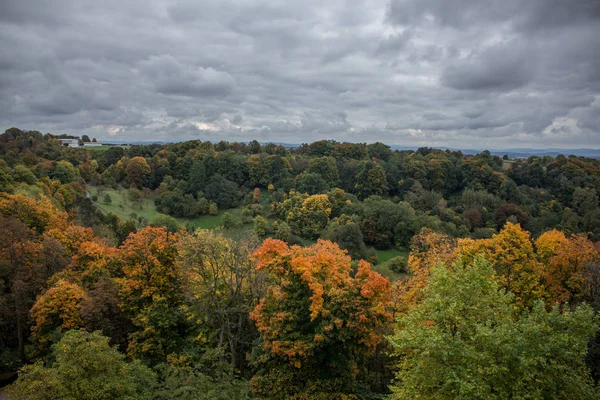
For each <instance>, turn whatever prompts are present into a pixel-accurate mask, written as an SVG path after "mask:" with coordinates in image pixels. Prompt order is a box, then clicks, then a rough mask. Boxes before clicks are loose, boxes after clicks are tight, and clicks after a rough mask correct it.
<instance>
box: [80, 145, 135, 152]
mask: <svg viewBox="0 0 600 400" xmlns="http://www.w3.org/2000/svg"><path fill="white" fill-rule="evenodd" d="M111 147H120V148H122V149H123V150H127V149H129V148H130V147H131V146H108V145H102V146H97V147H93V146H90V147H84V149H85V150H89V151H96V152H101V151H106V150H108V149H110V148H111Z"/></svg>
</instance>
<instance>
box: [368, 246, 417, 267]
mask: <svg viewBox="0 0 600 400" xmlns="http://www.w3.org/2000/svg"><path fill="white" fill-rule="evenodd" d="M375 251H376V253H377V260H378V261H377V263H378V264H383V263H385V262H387V261H390V260H391V259H392V258H394V257H399V256H400V257H404V258H406V259H408V253H409V250H408V249H406V248H404V247H402V248H400V249H388V250H375Z"/></svg>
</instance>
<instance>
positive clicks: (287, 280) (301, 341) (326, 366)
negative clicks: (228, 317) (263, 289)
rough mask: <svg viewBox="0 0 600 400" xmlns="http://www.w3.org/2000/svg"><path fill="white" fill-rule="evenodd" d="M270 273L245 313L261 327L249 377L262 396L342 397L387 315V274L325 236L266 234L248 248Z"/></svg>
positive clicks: (350, 390) (353, 388)
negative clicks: (296, 240)
mask: <svg viewBox="0 0 600 400" xmlns="http://www.w3.org/2000/svg"><path fill="white" fill-rule="evenodd" d="M254 256H255V257H256V259H257V261H258V266H257V268H258V270H260V271H265V272H267V273H269V274H270V275H271V276H272V279H273V284H272V285H271V286H269V288H268V292H267V294H266V296H265V297H263V298H262V299H261V301H260V304H259V305H258V306H257V307H256V308H255V309H254V311H253V312H252V313H251V318H252V319H253V320H254V321H255V322H256V326H257V327H258V330H259V332H260V333H261V342H260V343H261V346H260V352H259V355H258V358H257V359H256V362H257V364H258V367H259V370H258V373H257V374H256V375H255V376H254V378H253V380H252V385H253V389H254V393H255V395H256V396H257V397H258V398H264V399H308V398H319V399H344V398H351V397H352V395H353V394H356V393H357V391H358V382H359V381H360V380H361V376H362V375H361V373H362V372H364V371H363V370H362V369H361V366H362V365H363V361H364V358H365V356H366V355H367V354H369V352H371V351H373V349H374V348H375V347H376V346H377V344H378V343H380V342H381V340H382V337H381V334H382V329H383V327H384V326H385V325H386V324H387V323H388V322H389V318H390V316H389V314H388V313H387V312H386V310H385V308H384V305H385V303H386V301H387V300H388V296H389V281H388V280H387V279H385V278H383V277H381V275H379V274H377V273H376V272H373V271H371V269H370V265H369V264H368V263H367V262H364V261H361V262H359V264H358V271H357V272H356V274H353V273H352V267H351V258H350V257H349V256H348V255H347V254H346V253H345V252H344V251H342V250H340V248H339V247H338V246H337V245H335V244H333V243H331V242H328V241H323V240H319V241H317V243H316V244H315V245H313V246H311V247H299V246H291V247H289V246H288V245H286V244H285V243H284V242H281V241H279V240H273V239H267V240H265V242H264V243H263V245H262V246H261V247H260V248H259V249H258V250H257V251H256V253H255V254H254Z"/></svg>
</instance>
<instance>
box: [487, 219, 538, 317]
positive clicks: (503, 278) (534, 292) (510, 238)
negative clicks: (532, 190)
mask: <svg viewBox="0 0 600 400" xmlns="http://www.w3.org/2000/svg"><path fill="white" fill-rule="evenodd" d="M529 236H530V235H529V232H527V231H526V230H524V229H523V228H521V226H520V225H519V224H513V223H510V222H507V223H506V225H505V226H504V229H502V230H501V231H500V232H499V233H498V234H497V235H494V236H493V237H492V238H491V239H484V240H483V241H482V242H481V243H482V244H483V248H484V252H485V257H486V259H487V260H488V261H489V262H490V263H491V264H492V265H493V266H494V269H495V270H496V273H497V277H498V280H499V282H500V285H501V286H502V287H503V288H504V289H505V290H506V291H507V292H511V293H514V294H515V298H514V301H515V304H516V305H517V306H519V307H521V308H524V307H530V306H532V305H533V303H534V301H535V300H536V299H541V298H543V297H544V295H545V290H544V287H543V283H542V267H541V264H540V263H539V262H538V260H537V257H536V255H535V252H534V250H533V243H532V242H531V239H530V237H529Z"/></svg>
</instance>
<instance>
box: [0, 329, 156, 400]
mask: <svg viewBox="0 0 600 400" xmlns="http://www.w3.org/2000/svg"><path fill="white" fill-rule="evenodd" d="M108 341H109V339H108V338H107V337H104V336H102V335H101V334H100V333H98V332H95V333H87V332H85V331H77V330H71V331H68V332H67V333H65V335H64V336H63V338H62V339H61V340H60V341H59V342H58V343H57V344H56V345H54V347H53V351H52V353H53V356H54V358H55V361H54V362H52V363H49V364H47V365H44V364H43V363H42V362H41V361H39V362H37V363H35V364H33V365H29V366H27V367H25V368H23V369H22V370H21V373H20V375H19V379H18V380H17V381H16V382H15V383H14V384H13V385H12V386H11V387H10V388H9V395H10V398H11V400H21V399H22V400H51V399H52V400H53V399H90V400H92V399H93V400H104V399H106V400H111V399H132V400H133V399H136V400H137V399H149V398H151V397H150V395H151V392H152V389H153V387H154V385H155V384H156V375H155V374H154V373H153V372H152V371H151V370H150V369H149V368H148V367H146V366H144V365H143V364H142V363H141V362H139V361H133V362H127V361H125V355H123V354H121V353H119V352H118V351H117V350H116V349H115V348H112V347H110V346H109V344H108Z"/></svg>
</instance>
